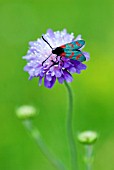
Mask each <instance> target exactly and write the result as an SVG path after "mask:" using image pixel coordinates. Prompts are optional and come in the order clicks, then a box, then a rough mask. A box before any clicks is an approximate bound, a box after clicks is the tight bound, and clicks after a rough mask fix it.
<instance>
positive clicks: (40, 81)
mask: <svg viewBox="0 0 114 170" xmlns="http://www.w3.org/2000/svg"><path fill="white" fill-rule="evenodd" d="M42 78H43V77H39V83H38V84H39V86H41V84H42Z"/></svg>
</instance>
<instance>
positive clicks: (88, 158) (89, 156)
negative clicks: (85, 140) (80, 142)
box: [85, 145, 93, 170]
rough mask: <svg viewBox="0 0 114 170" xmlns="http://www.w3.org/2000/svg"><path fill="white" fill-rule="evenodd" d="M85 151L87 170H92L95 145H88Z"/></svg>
mask: <svg viewBox="0 0 114 170" xmlns="http://www.w3.org/2000/svg"><path fill="white" fill-rule="evenodd" d="M85 151H86V155H85V164H86V170H92V163H93V145H86V146H85Z"/></svg>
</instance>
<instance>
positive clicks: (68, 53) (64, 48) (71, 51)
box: [42, 36, 86, 65]
mask: <svg viewBox="0 0 114 170" xmlns="http://www.w3.org/2000/svg"><path fill="white" fill-rule="evenodd" d="M42 39H43V40H44V41H45V42H46V43H47V44H48V45H49V46H50V48H51V49H52V53H51V54H50V55H49V56H48V57H47V58H46V59H45V60H44V61H43V62H42V65H43V64H44V63H45V61H46V60H47V59H48V58H49V57H50V56H51V55H52V54H56V57H58V56H60V58H61V59H62V57H65V58H69V59H72V60H77V61H80V62H83V61H85V60H86V57H85V56H84V54H83V53H82V51H81V50H80V49H81V47H83V46H84V44H85V41H84V40H77V41H72V42H71V43H67V44H64V45H61V46H59V47H56V48H52V47H51V45H50V44H49V43H48V42H47V41H46V40H45V39H44V37H43V36H42Z"/></svg>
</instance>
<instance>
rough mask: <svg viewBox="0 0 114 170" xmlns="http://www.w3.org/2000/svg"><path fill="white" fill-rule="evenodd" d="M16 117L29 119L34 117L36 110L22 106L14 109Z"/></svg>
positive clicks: (28, 106)
mask: <svg viewBox="0 0 114 170" xmlns="http://www.w3.org/2000/svg"><path fill="white" fill-rule="evenodd" d="M16 115H17V117H18V118H19V119H29V118H32V117H34V116H35V115H36V108H35V107H33V106H30V105H23V106H20V107H18V108H17V109H16Z"/></svg>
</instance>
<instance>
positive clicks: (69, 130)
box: [65, 82, 78, 170]
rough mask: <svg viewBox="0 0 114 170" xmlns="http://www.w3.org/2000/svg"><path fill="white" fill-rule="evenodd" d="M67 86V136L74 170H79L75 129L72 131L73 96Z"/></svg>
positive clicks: (66, 84)
mask: <svg viewBox="0 0 114 170" xmlns="http://www.w3.org/2000/svg"><path fill="white" fill-rule="evenodd" d="M65 86H66V89H67V92H68V98H69V99H68V102H69V105H68V113H67V135H68V142H69V148H70V154H71V163H72V170H77V169H78V168H77V167H78V165H77V153H76V144H75V140H74V137H73V129H72V118H73V114H72V113H73V94H72V90H71V88H70V86H69V85H68V83H67V82H65Z"/></svg>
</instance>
